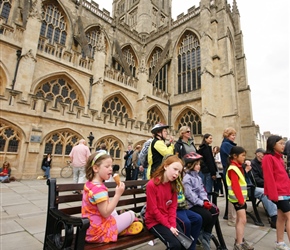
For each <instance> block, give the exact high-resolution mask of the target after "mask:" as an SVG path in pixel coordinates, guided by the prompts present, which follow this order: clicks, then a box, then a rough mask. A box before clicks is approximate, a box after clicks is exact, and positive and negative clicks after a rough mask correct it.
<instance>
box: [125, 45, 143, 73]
mask: <svg viewBox="0 0 290 250" xmlns="http://www.w3.org/2000/svg"><path fill="white" fill-rule="evenodd" d="M121 49H122V52H123V53H124V51H125V50H127V49H128V50H129V51H130V52H131V53H132V56H133V57H134V59H135V62H136V65H135V67H136V68H138V65H139V59H138V56H137V54H138V53H137V52H136V50H135V49H134V47H133V46H132V45H131V44H130V43H127V44H123V46H122V48H121Z"/></svg>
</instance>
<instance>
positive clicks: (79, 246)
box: [43, 179, 155, 250]
mask: <svg viewBox="0 0 290 250" xmlns="http://www.w3.org/2000/svg"><path fill="white" fill-rule="evenodd" d="M146 182H147V181H141V180H138V181H125V185H126V187H127V189H126V190H125V191H124V193H123V195H122V197H121V199H120V201H119V203H118V205H117V211H119V210H122V209H130V210H133V211H134V212H135V213H139V212H140V211H141V209H142V207H143V206H144V204H145V202H146V195H145V193H144V190H143V188H142V186H143V185H144V184H145V183H146ZM47 185H48V188H49V192H48V210H47V221H46V230H45V238H44V246H43V249H47V250H48V249H49V250H56V249H74V250H84V249H85V250H89V249H98V250H110V249H115V250H116V249H120V250H121V249H126V248H128V247H132V246H136V245H139V244H142V243H144V242H147V241H148V242H149V241H150V240H153V239H154V238H155V237H154V236H153V235H152V234H151V233H150V232H149V231H148V230H147V229H146V228H145V227H144V230H143V231H142V232H141V233H140V234H137V235H134V236H122V237H119V238H118V241H117V242H110V243H93V244H92V243H86V242H85V235H86V230H87V229H88V227H89V224H90V221H89V219H87V218H81V205H82V204H81V200H82V195H81V194H73V193H72V192H73V191H75V190H83V186H84V184H57V183H56V179H50V180H47ZM105 185H106V186H107V187H108V188H109V197H112V196H114V194H115V187H116V183H115V182H105ZM133 187H134V188H133Z"/></svg>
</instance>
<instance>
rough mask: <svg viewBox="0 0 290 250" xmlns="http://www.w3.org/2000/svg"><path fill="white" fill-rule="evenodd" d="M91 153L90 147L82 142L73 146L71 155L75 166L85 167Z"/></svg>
mask: <svg viewBox="0 0 290 250" xmlns="http://www.w3.org/2000/svg"><path fill="white" fill-rule="evenodd" d="M90 155H91V152H90V150H89V148H88V147H87V146H86V145H84V144H82V143H80V144H79V145H77V146H74V147H73V148H72V151H71V152H70V154H69V156H70V157H71V158H72V166H73V167H84V166H85V165H86V163H87V159H88V158H89V156H90Z"/></svg>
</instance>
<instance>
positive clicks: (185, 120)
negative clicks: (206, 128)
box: [178, 109, 202, 135]
mask: <svg viewBox="0 0 290 250" xmlns="http://www.w3.org/2000/svg"><path fill="white" fill-rule="evenodd" d="M178 121H179V123H178V129H180V128H181V127H182V126H188V127H190V129H191V131H192V134H194V135H201V134H202V131H201V119H200V116H199V115H198V114H196V113H195V112H194V111H192V110H189V109H187V110H185V111H184V112H183V113H182V114H181V115H180V118H179V119H178Z"/></svg>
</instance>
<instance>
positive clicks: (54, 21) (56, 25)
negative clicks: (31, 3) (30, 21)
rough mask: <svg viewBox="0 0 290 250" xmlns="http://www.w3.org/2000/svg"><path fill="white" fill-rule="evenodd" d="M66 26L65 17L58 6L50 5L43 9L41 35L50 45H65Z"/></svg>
mask: <svg viewBox="0 0 290 250" xmlns="http://www.w3.org/2000/svg"><path fill="white" fill-rule="evenodd" d="M66 26H67V25H66V22H65V18H64V15H63V14H62V13H61V11H60V10H59V9H58V7H57V6H55V5H53V4H50V5H46V6H44V7H43V12H42V24H41V29H40V35H41V36H43V37H46V38H47V39H48V40H49V43H51V44H52V43H53V42H55V43H60V44H62V45H65V42H66V36H67V31H66Z"/></svg>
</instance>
